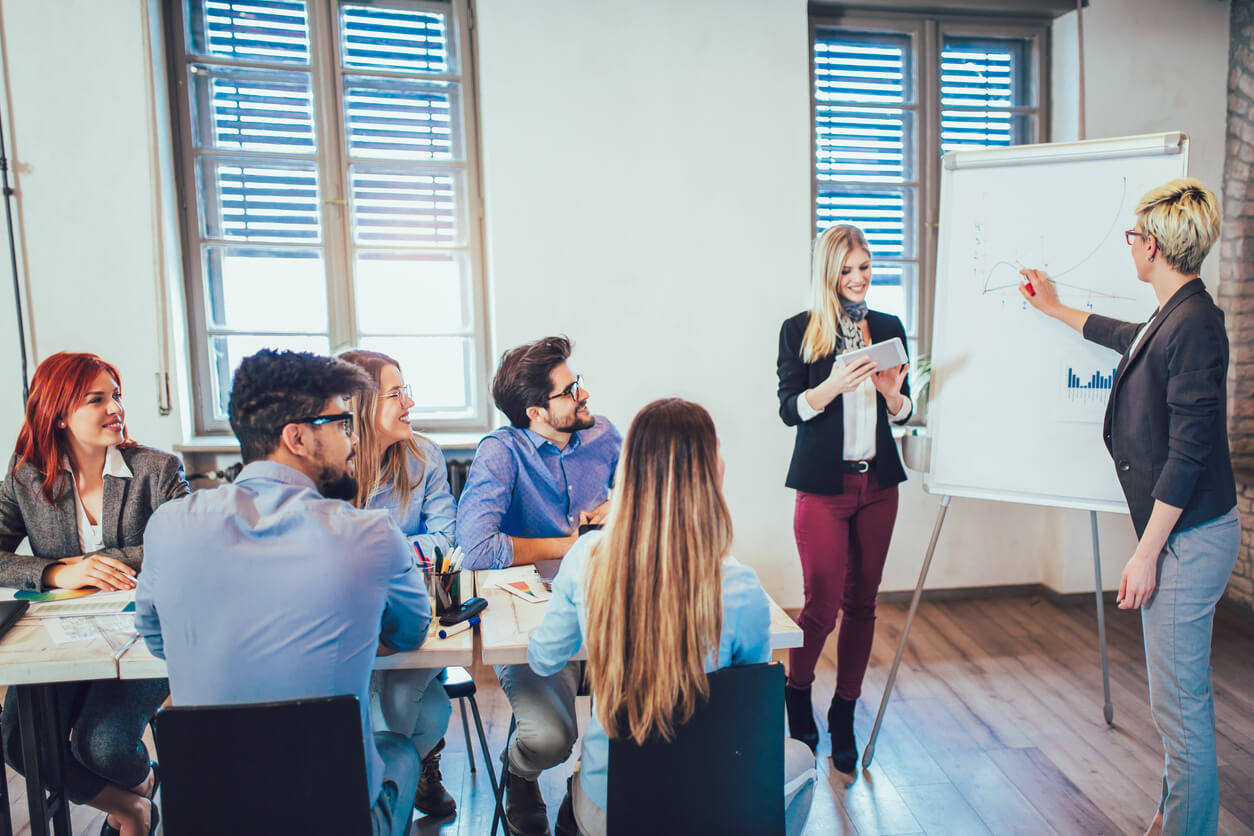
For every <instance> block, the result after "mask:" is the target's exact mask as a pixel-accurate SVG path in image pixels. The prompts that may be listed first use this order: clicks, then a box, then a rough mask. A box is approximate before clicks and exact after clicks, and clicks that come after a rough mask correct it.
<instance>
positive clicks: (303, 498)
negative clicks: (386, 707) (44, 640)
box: [135, 349, 431, 836]
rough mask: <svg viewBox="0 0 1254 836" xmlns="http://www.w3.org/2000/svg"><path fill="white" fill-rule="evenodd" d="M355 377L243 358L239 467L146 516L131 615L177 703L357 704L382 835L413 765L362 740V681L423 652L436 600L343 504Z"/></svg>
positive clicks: (237, 406)
mask: <svg viewBox="0 0 1254 836" xmlns="http://www.w3.org/2000/svg"><path fill="white" fill-rule="evenodd" d="M362 374H363V373H362V372H360V371H359V370H358V369H357V368H356V367H355V366H353V365H351V364H349V363H345V362H343V361H340V360H335V359H332V358H330V357H322V356H319V355H316V354H307V353H303V352H292V351H271V350H269V349H266V350H263V351H259V352H257V353H256V354H254V355H252V356H251V357H246V358H245V359H244V361H243V362H242V363H241V364H240V367H239V370H238V371H237V372H236V373H235V382H234V385H233V387H232V390H231V404H230V417H231V427H232V429H234V430H235V433H236V435H237V436H238V437H239V441H240V450H241V452H242V453H243V458H244V462H245V466H244V469H243V470H241V471H240V474H239V476H238V477H237V478H236V480H235V482H234V483H233V484H230V485H223V486H222V487H219V488H215V489H213V490H204V491H198V492H196V493H195V494H193V495H192V496H190V497H188V498H187V499H185V500H176V501H174V502H170V503H166V505H163V506H162V507H161V509H160V511H165V510H166V509H167V508H168V509H169V510H168V513H165V514H161V513H158V514H155V515H154V516H153V517H152V519H151V520H150V521H149V523H148V528H147V530H146V532H145V537H144V544H145V550H146V557H145V560H144V571H143V573H142V574H141V576H140V577H141V583H140V585H139V587H138V589H137V590H136V595H135V608H136V618H135V620H136V624H137V626H138V628H139V632H140V634H141V635H142V636H143V637H144V641H145V642H146V643H147V645H148V648H149V649H150V650H151V651H152V653H153V654H154V655H156V656H159V657H161V658H164V659H165V660H166V663H167V665H168V667H169V676H170V693H171V698H172V700H173V702H174V704H175V705H224V704H239V703H254V702H270V701H275V700H289V699H302V698H310V697H325V696H332V695H336V694H356V695H357V700H358V703H359V708H360V712H361V728H362V734H363V737H364V740H365V752H366V777H367V781H368V786H369V789H370V795H369V798H370V799H371V800H372V801H371V804H372V807H371V811H370V812H371V817H372V820H373V822H374V833H375V834H376V836H383V834H403V833H408V831H409V825H410V815H411V813H412V806H413V800H414V793H415V791H416V789H417V786H418V765H419V760H418V752H417V751H416V750H415V749H414V745H413V744H412V743H411V742H410V741H409V739H408V738H405V737H402V736H401V735H398V734H393V733H391V732H379V733H372V732H371V725H370V710H369V706H370V698H369V693H370V672H371V670H372V668H373V667H374V657H375V655H376V651H377V652H378V653H379V654H387V653H392V652H395V651H398V650H413V649H414V648H416V647H418V646H419V645H420V644H422V640H423V639H424V638H425V637H426V635H427V627H428V625H429V624H430V622H431V604H430V601H429V599H428V598H427V591H426V586H425V585H424V583H423V580H422V572H421V570H419V569H417V568H416V567H415V566H414V560H413V555H412V552H411V550H410V546H409V542H408V540H406V538H405V535H404V534H402V533H401V531H400V529H399V528H397V527H396V524H395V523H393V522H392V520H391V517H390V516H389V515H388V514H387V513H385V512H382V511H364V510H358V509H356V508H354V507H353V506H352V505H350V504H349V503H347V502H343V501H341V500H342V499H347V498H350V497H353V496H355V495H356V493H357V482H356V479H354V478H353V448H354V446H355V445H356V443H357V437H356V435H354V433H353V414H352V413H351V412H349V411H348V409H346V408H345V406H344V395H345V394H347V393H349V392H351V391H353V390H354V389H356V388H357V387H358V386H360V385H361V384H362V382H363V381H362V380H361V377H362ZM380 625H381V626H382V629H380Z"/></svg>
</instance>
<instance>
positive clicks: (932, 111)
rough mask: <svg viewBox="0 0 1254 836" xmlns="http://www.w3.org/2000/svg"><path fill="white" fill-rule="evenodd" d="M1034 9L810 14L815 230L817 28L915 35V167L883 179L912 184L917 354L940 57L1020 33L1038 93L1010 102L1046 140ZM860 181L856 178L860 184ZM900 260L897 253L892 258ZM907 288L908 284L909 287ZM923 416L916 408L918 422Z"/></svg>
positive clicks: (925, 294)
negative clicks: (903, 177)
mask: <svg viewBox="0 0 1254 836" xmlns="http://www.w3.org/2000/svg"><path fill="white" fill-rule="evenodd" d="M1039 12H1040V13H1039V14H1034V15H1030V16H1024V15H1022V14H1020V15H1010V16H1006V17H1000V18H999V17H998V16H997V15H996V14H990V13H980V14H979V15H978V16H977V15H967V14H960V13H953V12H943V11H938V12H937V13H934V14H920V13H893V12H876V13H868V12H867V11H865V10H858V9H853V10H841V9H829V8H820V9H818V10H816V11H814V13H812V14H811V16H810V37H809V42H808V56H807V57H808V61H809V67H810V91H809V95H810V125H811V130H810V143H811V147H810V165H811V177H810V183H811V191H810V208H811V219H810V230H811V234H812V235H814V234H816V233H817V230H818V223H819V218H818V186H819V179H818V165H817V163H818V147H817V140H816V134H815V129H814V128H815V125H816V124H817V123H816V113H815V106H816V101H815V94H814V93H815V88H814V84H815V79H814V44H815V39H816V37H817V35H818V32H819V30H821V29H822V30H831V29H838V30H845V31H854V32H861V33H865V34H886V35H894V36H905V37H907V38H909V39H910V42H911V49H910V61H911V64H912V68H911V72H912V77H913V78H914V79H915V84H916V88H917V90H916V92H917V95H916V97H915V101H913V102H911V103H907V104H900V105H893V107H894V108H897V109H900V110H907V111H911V112H913V113H914V114H915V140H916V142H915V149H914V150H915V153H916V159H915V160H914V166H913V170H914V175H913V177H912V178H911V179H910V180H907V181H903V182H902V183H892V184H881V185H885V186H892V187H906V188H910V189H914V190H915V192H914V194H915V200H914V203H915V218H914V228H913V229H912V230H911V232H912V233H913V235H914V241H915V249H914V256H913V257H904V256H903V258H901V259H900V261H902V262H906V263H910V262H913V263H915V264H916V270H917V272H916V277H917V278H916V281H917V287H916V289H915V292H916V294H917V295H916V297H915V305H916V308H915V315H916V320H917V330H916V334H915V336H916V346H915V350H916V351H917V353H918V354H922V355H926V354H929V353H930V352H931V346H932V311H933V308H934V300H935V292H934V291H935V278H936V245H937V228H938V225H939V223H938V222H939V215H940V180H941V154H940V132H941V131H940V128H941V124H940V114H941V103H940V81H941V80H940V57H941V51H942V48H943V45H944V42H945V40H946V39H947V38H953V37H959V38H961V37H971V38H1008V39H1015V40H1023V41H1026V42H1027V43H1028V44H1029V51H1030V54H1029V58H1028V60H1029V62H1030V63H1031V65H1032V68H1033V79H1032V92H1033V97H1034V101H1033V103H1032V106H1031V107H1028V108H1012V109H1011V110H1012V111H1019V110H1028V111H1031V115H1032V116H1034V117H1035V122H1034V126H1035V131H1034V136H1033V137H1032V140H1031V141H1032V142H1047V141H1048V138H1049V136H1050V128H1049V109H1050V102H1049V77H1050V76H1049V48H1050V44H1049V31H1050V22H1051V20H1052V15H1051V14H1049V13H1048V12H1046V11H1044V10H1039ZM855 185H856V184H855ZM894 260H897V259H894ZM908 293H909V291H908V290H907V294H908ZM924 417H925V416H924V415H922V414H921V413H916V417H915V421H912V423H915V422H917V421H921V420H922V419H923V418H924Z"/></svg>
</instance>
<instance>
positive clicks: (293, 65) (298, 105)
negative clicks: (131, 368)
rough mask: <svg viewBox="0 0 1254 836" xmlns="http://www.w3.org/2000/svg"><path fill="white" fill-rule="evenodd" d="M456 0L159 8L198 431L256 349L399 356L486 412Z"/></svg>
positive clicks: (446, 419) (431, 415)
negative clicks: (163, 18)
mask: <svg viewBox="0 0 1254 836" xmlns="http://www.w3.org/2000/svg"><path fill="white" fill-rule="evenodd" d="M463 3H464V0H446V1H445V2H438V0H179V2H174V3H170V4H169V6H168V8H170V10H171V11H170V15H169V20H168V21H167V26H168V29H167V32H168V43H169V44H170V49H169V54H170V72H171V77H172V78H171V80H172V84H171V87H172V90H173V91H174V94H173V95H172V102H173V107H174V108H175V127H174V133H175V137H176V146H177V147H176V153H177V154H178V159H177V164H178V167H179V171H180V178H179V187H180V203H181V209H182V221H183V241H184V269H185V275H186V280H187V304H188V328H189V335H190V344H191V361H192V381H193V387H192V388H193V393H194V398H195V404H196V426H195V428H196V430H197V432H199V433H213V432H223V431H225V430H226V426H227V424H226V418H227V414H226V412H227V404H228V400H229V397H230V386H231V376H232V374H233V372H234V370H235V368H236V367H237V366H238V365H239V362H240V360H241V359H242V358H243V357H245V356H247V355H248V354H251V353H252V352H254V351H256V350H257V349H259V348H262V347H266V346H268V347H275V348H292V349H302V350H309V351H317V352H320V353H329V352H332V351H339V350H341V349H343V348H347V347H350V346H355V347H360V348H366V349H373V350H377V351H383V352H385V353H387V354H390V355H392V356H393V357H395V358H397V360H398V361H399V362H400V364H401V367H402V369H403V370H404V372H405V377H406V380H407V382H408V383H410V384H411V385H412V387H413V392H414V399H415V401H416V405H415V407H414V409H413V410H411V413H410V414H411V416H413V418H414V420H415V421H416V422H417V423H419V424H421V425H422V426H424V427H428V428H431V427H436V428H439V427H449V428H451V427H457V426H464V427H469V426H486V425H487V423H488V414H487V408H486V404H487V397H486V358H485V355H486V350H485V349H486V341H485V338H484V337H485V323H484V314H483V311H484V305H483V283H482V279H481V276H482V250H481V245H480V224H479V208H478V201H479V197H478V195H479V186H478V172H477V169H476V159H475V157H476V151H475V149H476V147H477V143H476V140H475V125H474V118H473V117H474V107H473V85H472V83H471V80H470V39H469V34H468V32H467V31H466V30H467V20H468V16H467V13H466V8H465V6H464V5H463Z"/></svg>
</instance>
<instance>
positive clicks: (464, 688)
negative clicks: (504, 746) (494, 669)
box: [444, 666, 497, 798]
mask: <svg viewBox="0 0 1254 836" xmlns="http://www.w3.org/2000/svg"><path fill="white" fill-rule="evenodd" d="M444 693H446V694H448V698H449V699H450V700H457V707H458V708H459V709H461V713H462V733H463V734H464V735H466V757H467V758H469V759H470V771H471V772H472V773H473V772H474V771H475V751H474V747H473V746H471V743H470V724H469V723H467V722H466V703H467V702H469V703H470V710H471V712H473V713H474V715H475V731H476V732H478V734H479V749H480V751H481V752H483V762H484V763H485V764H486V765H487V767H488V781H489V782H491V784H492V797H493V798H495V797H496V796H497V789H496V770H494V769H493V768H492V756H491V755H489V754H488V738H487V736H486V735H484V733H483V719H482V718H481V717H480V716H479V704H478V703H477V702H475V680H474V677H472V676H471V675H470V671H468V670H466V669H465V668H462V667H457V666H450V667H447V668H445V669H444Z"/></svg>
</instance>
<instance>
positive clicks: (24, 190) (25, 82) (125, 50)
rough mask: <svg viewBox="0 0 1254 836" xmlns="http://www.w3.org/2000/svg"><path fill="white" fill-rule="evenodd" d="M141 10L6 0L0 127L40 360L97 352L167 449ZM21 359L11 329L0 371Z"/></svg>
mask: <svg viewBox="0 0 1254 836" xmlns="http://www.w3.org/2000/svg"><path fill="white" fill-rule="evenodd" d="M145 7H146V2H144V0H128V1H127V2H122V0H111V2H103V3H102V2H95V0H58V2H56V3H43V2H39V0H6V2H4V3H3V6H2V7H0V14H2V15H3V17H2V18H0V24H2V25H3V33H2V34H3V47H4V51H5V55H4V58H5V63H4V71H5V76H6V78H5V80H6V92H7V94H8V107H9V112H8V113H7V114H6V116H7V117H8V118H7V119H6V122H5V129H6V132H7V138H9V139H11V145H10V148H9V151H10V154H11V155H12V157H13V163H12V168H13V169H14V188H15V189H16V190H17V201H16V204H17V212H18V218H17V223H18V224H19V235H20V238H19V247H20V248H21V254H22V255H23V256H24V268H25V275H24V276H23V280H24V282H25V286H26V290H27V293H28V298H29V305H28V308H27V311H26V313H27V317H28V320H27V321H28V326H29V329H30V339H31V342H32V343H33V346H34V349H35V353H34V356H33V357H32V358H31V369H32V371H33V368H34V365H35V364H36V363H37V362H38V361H39V360H40V359H42V358H44V357H47V356H48V355H50V354H52V353H54V352H57V351H65V350H73V351H92V352H96V353H97V354H100V355H101V356H103V357H104V358H106V359H107V360H109V361H110V362H112V363H114V364H115V365H117V366H118V368H119V370H120V371H121V373H122V377H123V381H122V383H123V392H124V395H125V398H126V406H127V420H128V423H129V426H130V430H131V434H132V435H133V436H134V437H136V438H138V439H140V440H142V441H144V442H146V443H149V444H154V445H158V446H166V447H169V446H171V445H173V444H174V443H175V442H177V441H179V440H180V439H181V436H182V426H181V423H180V421H179V416H178V415H177V414H172V415H170V416H167V417H161V416H159V415H158V412H157V384H156V373H157V369H158V366H159V364H158V361H157V357H158V352H159V350H160V343H159V340H158V336H159V330H158V324H157V287H158V285H157V282H158V274H159V272H160V271H158V270H157V268H156V264H157V261H156V260H157V258H158V250H157V247H156V242H157V236H156V235H154V211H155V209H154V207H155V206H156V205H157V204H156V197H155V196H154V189H155V188H156V186H155V184H154V180H153V168H154V166H153V155H154V153H156V149H155V148H154V145H153V143H152V141H151V138H150V119H149V114H150V109H149V103H148V102H149V99H148V96H149V95H150V94H151V88H150V85H149V77H148V67H147V65H146V57H147V56H148V54H149V50H148V44H147V42H146V41H145V40H144V36H143V32H144V10H145ZM3 263H6V264H7V254H6V255H5V257H4V262H3ZM2 272H3V273H4V274H5V280H4V283H5V285H6V287H5V289H4V291H3V293H0V295H11V293H10V291H9V290H8V288H7V285H8V282H9V279H8V268H7V266H6V267H5V268H3V270H2ZM5 304H6V305H10V306H11V304H12V303H11V302H9V301H6V303H5ZM176 315H177V309H176ZM6 331H7V329H6ZM17 362H18V361H17V344H16V341H15V339H14V338H8V339H5V340H4V341H3V344H0V369H2V371H0V374H3V375H6V376H7V375H9V374H10V373H12V374H14V375H16V372H10V369H11V368H14V369H15V368H16V367H17ZM175 382H176V383H177V382H178V381H175ZM18 387H20V383H19V384H17V385H16V386H14V387H12V388H6V390H5V391H8V392H14V393H17V392H20V388H18ZM15 400H17V401H19V402H20V396H15ZM6 403H12V401H8V400H7V399H6ZM20 420H21V416H20V412H15V411H14V410H12V409H10V408H6V409H4V410H3V411H0V445H4V447H6V448H7V447H8V445H10V444H11V443H12V441H11V440H12V439H14V438H16V436H17V428H18V426H19V424H20ZM5 458H6V461H7V456H6V457H5Z"/></svg>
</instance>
